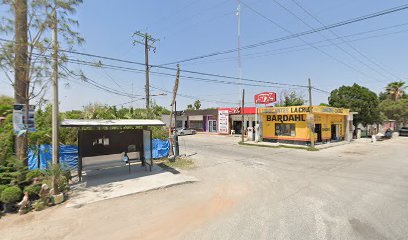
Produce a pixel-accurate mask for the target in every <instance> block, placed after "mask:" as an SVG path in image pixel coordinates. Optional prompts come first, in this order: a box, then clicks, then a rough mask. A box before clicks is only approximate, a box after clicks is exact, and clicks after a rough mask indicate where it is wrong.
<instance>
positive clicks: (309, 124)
mask: <svg viewBox="0 0 408 240" xmlns="http://www.w3.org/2000/svg"><path fill="white" fill-rule="evenodd" d="M309 107H310V112H309V114H310V116H309V117H308V127H309V130H310V147H314V127H313V126H312V125H314V115H313V105H312V82H311V80H310V78H309ZM310 118H313V123H312V122H311V121H310Z"/></svg>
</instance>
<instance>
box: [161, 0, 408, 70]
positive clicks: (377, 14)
mask: <svg viewBox="0 0 408 240" xmlns="http://www.w3.org/2000/svg"><path fill="white" fill-rule="evenodd" d="M406 9H408V4H404V5H400V6H397V7H394V8H390V9H386V10H382V11H379V12H375V13H371V14H367V15H363V16H360V17H356V18H352V19H349V20H344V21H341V22H337V23H334V24H331V25H326V26H325V27H320V28H315V29H312V30H308V31H304V32H300V33H295V34H291V35H287V36H283V37H279V38H275V39H271V40H267V41H262V42H258V43H255V44H251V45H247V46H243V47H241V48H240V50H246V49H252V48H256V47H261V46H265V45H269V44H272V43H277V42H281V41H286V40H289V39H293V38H297V37H301V36H306V35H310V34H313V33H317V32H321V31H325V30H328V29H332V28H337V27H341V26H346V25H349V24H353V23H356V22H361V21H365V20H368V19H373V18H376V17H380V16H384V15H388V14H391V13H395V12H400V11H403V10H406ZM237 51H238V49H237V48H234V49H229V50H223V51H217V52H213V53H209V54H205V55H200V56H196V57H191V58H187V59H182V60H178V61H173V62H169V63H164V64H160V65H158V66H166V65H174V64H180V63H184V62H190V61H194V60H197V59H203V58H208V57H214V56H218V55H224V54H229V53H234V52H237Z"/></svg>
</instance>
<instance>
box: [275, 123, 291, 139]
mask: <svg viewBox="0 0 408 240" xmlns="http://www.w3.org/2000/svg"><path fill="white" fill-rule="evenodd" d="M275 136H291V137H294V136H296V127H295V124H294V123H292V124H288V123H275Z"/></svg>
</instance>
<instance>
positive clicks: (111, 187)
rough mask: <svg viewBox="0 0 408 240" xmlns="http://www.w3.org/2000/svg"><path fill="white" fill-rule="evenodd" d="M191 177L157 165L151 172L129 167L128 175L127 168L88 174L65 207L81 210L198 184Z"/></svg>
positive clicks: (74, 189) (76, 187) (72, 193)
mask: <svg viewBox="0 0 408 240" xmlns="http://www.w3.org/2000/svg"><path fill="white" fill-rule="evenodd" d="M197 181H198V179H197V178H196V177H193V176H187V175H184V174H181V173H180V172H178V171H177V170H175V169H174V170H173V171H172V172H170V171H166V170H163V169H162V168H160V167H159V166H157V165H154V166H153V169H152V171H151V172H149V171H145V170H144V168H140V167H139V166H132V172H131V173H130V174H129V173H128V170H127V168H126V167H114V168H109V169H103V170H99V171H94V172H90V173H87V175H85V176H84V181H83V182H82V183H79V184H77V185H75V186H74V187H73V190H72V192H71V194H70V199H69V200H68V202H67V204H66V207H74V208H75V207H76V208H78V207H81V206H83V205H85V204H90V203H94V202H98V201H102V200H106V199H111V198H117V197H122V196H126V195H131V194H137V193H143V192H147V191H152V190H156V189H161V188H166V187H170V186H174V185H179V184H184V183H192V182H197Z"/></svg>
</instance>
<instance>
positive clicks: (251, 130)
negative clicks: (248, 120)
mask: <svg viewBox="0 0 408 240" xmlns="http://www.w3.org/2000/svg"><path fill="white" fill-rule="evenodd" d="M247 131H248V136H247V140H248V141H254V140H255V134H254V128H253V127H248V128H247Z"/></svg>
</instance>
